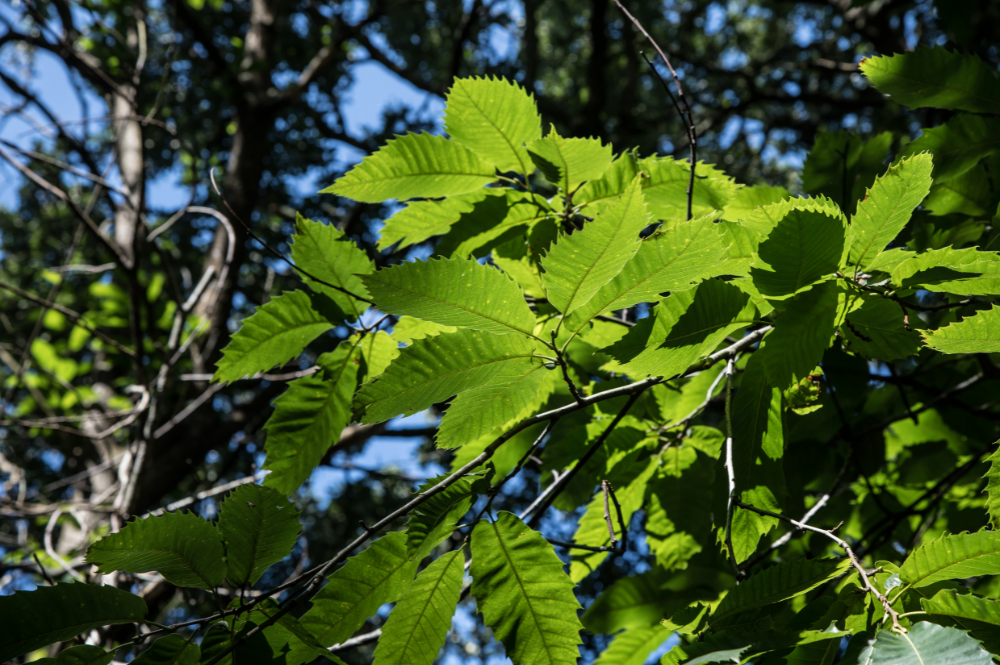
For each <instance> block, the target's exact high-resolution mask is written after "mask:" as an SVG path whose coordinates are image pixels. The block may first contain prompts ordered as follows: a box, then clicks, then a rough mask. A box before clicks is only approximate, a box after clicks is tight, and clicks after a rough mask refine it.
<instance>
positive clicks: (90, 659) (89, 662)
mask: <svg viewBox="0 0 1000 665" xmlns="http://www.w3.org/2000/svg"><path fill="white" fill-rule="evenodd" d="M171 637H177V636H176V635H171ZM164 639H165V638H164ZM178 639H181V641H182V642H183V641H184V640H183V639H182V638H180V637H178ZM158 643H159V640H157V642H156V643H154V644H153V646H154V647H155V646H156V644H158ZM197 648H198V647H197V646H195V649H197ZM150 651H152V649H150ZM143 655H145V654H143ZM139 658H142V656H139V657H138V658H136V659H135V660H133V661H132V662H136V661H138V660H139ZM114 659H115V652H114V651H105V650H104V649H102V648H101V647H95V646H92V645H90V644H81V645H78V646H75V647H70V648H68V649H64V650H62V651H60V652H59V655H57V656H56V657H55V658H39V659H38V660H33V661H31V662H32V663H37V665H108V664H109V663H110V662H111V661H113V660H114ZM197 662H198V661H194V663H197ZM191 665H194V664H191Z"/></svg>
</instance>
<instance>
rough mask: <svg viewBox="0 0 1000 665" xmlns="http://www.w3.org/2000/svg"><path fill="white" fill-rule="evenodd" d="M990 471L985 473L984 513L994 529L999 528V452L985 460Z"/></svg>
mask: <svg viewBox="0 0 1000 665" xmlns="http://www.w3.org/2000/svg"><path fill="white" fill-rule="evenodd" d="M987 461H988V462H989V463H990V470H989V471H987V472H986V476H985V478H986V512H987V513H988V514H989V516H990V525H991V526H992V527H993V528H994V529H996V528H997V527H998V526H1000V451H997V452H994V453H993V454H992V455H990V457H989V459H988V460H987Z"/></svg>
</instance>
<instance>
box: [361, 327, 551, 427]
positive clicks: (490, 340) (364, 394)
mask: <svg viewBox="0 0 1000 665" xmlns="http://www.w3.org/2000/svg"><path fill="white" fill-rule="evenodd" d="M534 349H535V343H534V342H533V341H532V340H531V339H528V338H527V337H523V336H521V335H493V334H491V333H486V332H481V331H478V330H459V331H458V332H455V333H452V334H449V335H438V336H436V337H431V338H428V339H420V340H415V341H414V342H413V345H412V346H408V347H406V348H405V349H402V351H401V352H400V354H399V357H398V358H397V359H396V360H394V361H393V362H392V364H391V365H389V367H388V368H387V369H386V370H385V371H384V372H383V373H382V374H380V375H379V376H377V377H375V380H374V381H371V382H369V383H366V384H365V385H363V386H361V388H360V389H359V390H358V392H357V394H356V395H355V398H354V415H355V417H357V418H358V419H359V420H360V421H361V422H363V423H377V422H382V421H384V420H388V419H390V418H392V417H394V416H398V415H400V414H406V415H411V414H414V413H417V412H419V411H423V410H424V409H426V408H427V407H429V406H431V405H432V404H434V403H435V402H442V401H444V400H446V399H448V398H449V397H451V396H453V395H456V394H461V393H463V392H465V391H467V390H472V389H474V388H479V387H481V386H482V385H484V384H486V383H488V382H489V381H490V380H492V379H493V378H494V377H497V376H503V375H507V376H511V375H518V374H526V373H527V372H529V371H530V370H531V369H532V368H533V367H535V366H537V365H539V364H541V361H540V360H537V359H536V358H535V357H534V356H533V352H534Z"/></svg>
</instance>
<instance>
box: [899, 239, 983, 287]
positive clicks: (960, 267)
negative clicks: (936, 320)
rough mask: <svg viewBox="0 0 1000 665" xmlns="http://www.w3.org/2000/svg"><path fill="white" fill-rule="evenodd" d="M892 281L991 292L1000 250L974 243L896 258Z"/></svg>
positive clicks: (906, 285) (904, 285)
mask: <svg viewBox="0 0 1000 665" xmlns="http://www.w3.org/2000/svg"><path fill="white" fill-rule="evenodd" d="M892 282H893V284H896V285H898V286H900V287H902V288H921V289H927V290H928V291H938V292H944V293H954V294H956V295H986V296H991V295H993V294H995V293H996V292H997V289H998V287H1000V254H998V253H997V252H981V251H979V250H978V249H977V248H975V247H968V248H966V249H954V248H953V247H945V248H943V249H932V250H929V251H926V252H923V253H922V254H917V255H915V256H912V257H911V258H908V259H906V260H905V261H900V262H899V263H898V264H897V265H896V267H895V268H894V269H893V270H892Z"/></svg>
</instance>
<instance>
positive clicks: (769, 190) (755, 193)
mask: <svg viewBox="0 0 1000 665" xmlns="http://www.w3.org/2000/svg"><path fill="white" fill-rule="evenodd" d="M696 175H697V173H696ZM790 196H791V194H789V193H788V190H787V189H785V188H784V187H769V186H767V185H752V186H749V187H740V188H739V189H738V190H736V195H735V196H733V198H732V200H731V201H730V202H729V203H728V204H726V207H725V208H723V212H722V219H725V220H727V221H730V222H736V221H739V220H741V219H744V218H746V217H747V216H748V215H750V213H752V212H753V211H754V210H756V209H757V208H762V207H764V206H768V205H771V204H773V203H779V202H780V201H782V200H783V199H787V198H788V197H790Z"/></svg>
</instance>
